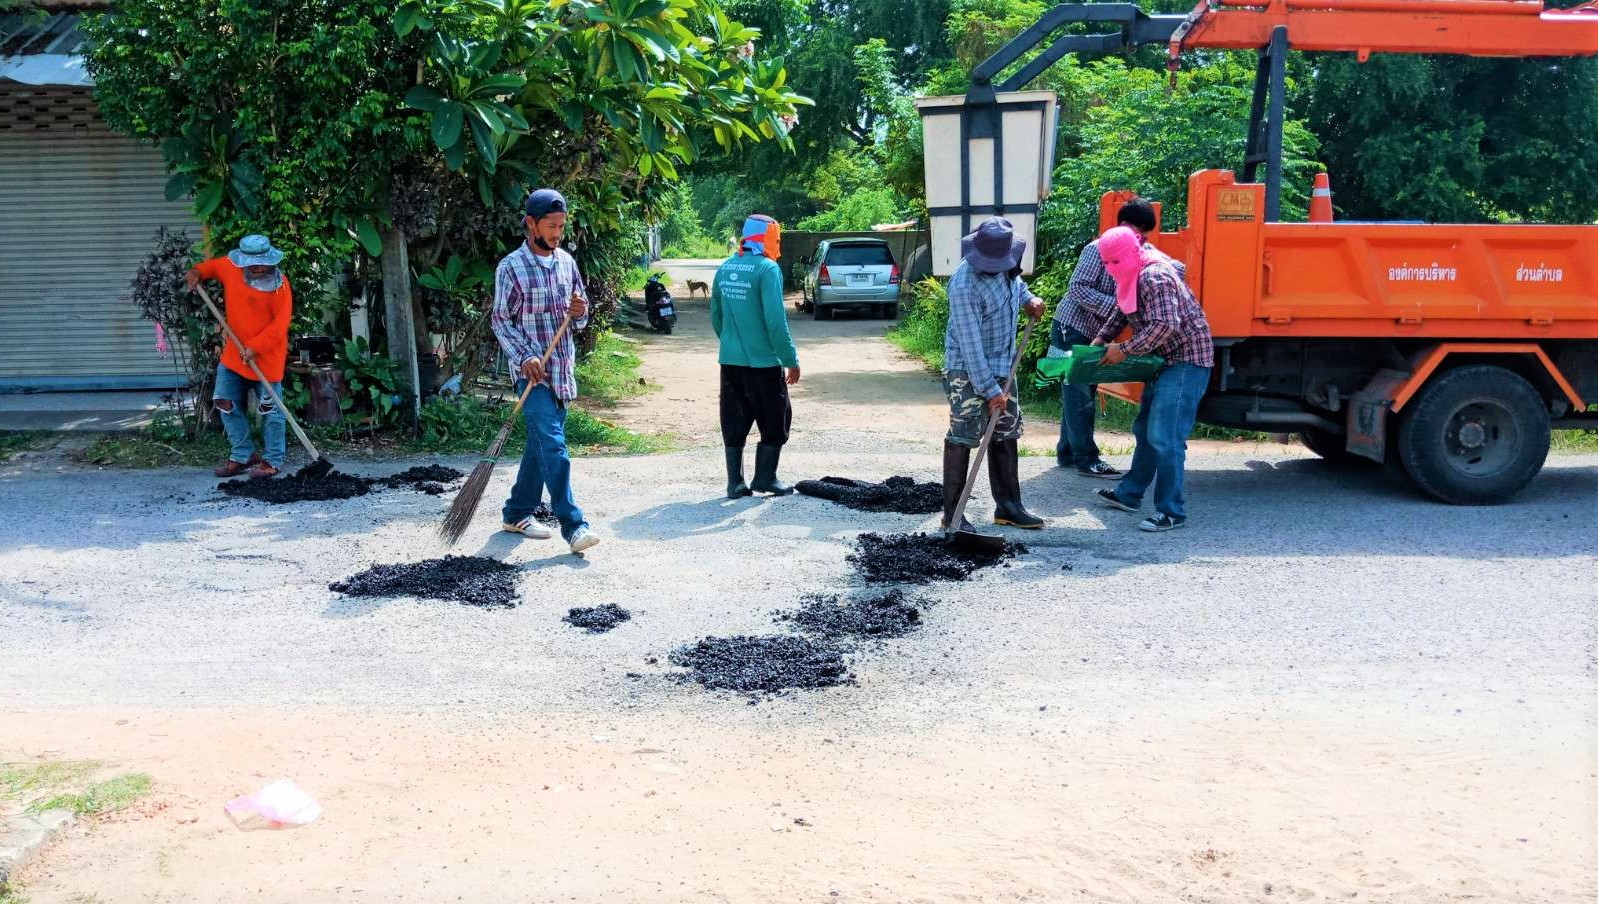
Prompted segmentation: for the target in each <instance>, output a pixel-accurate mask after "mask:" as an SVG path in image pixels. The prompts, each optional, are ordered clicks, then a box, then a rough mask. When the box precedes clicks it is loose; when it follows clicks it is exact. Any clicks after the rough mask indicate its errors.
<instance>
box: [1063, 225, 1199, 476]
mask: <svg viewBox="0 0 1598 904" xmlns="http://www.w3.org/2000/svg"><path fill="white" fill-rule="evenodd" d="M1116 220H1117V221H1118V222H1119V224H1120V225H1122V226H1130V227H1131V228H1133V229H1135V230H1137V231H1138V232H1139V233H1141V234H1142V236H1143V238H1144V246H1143V247H1144V250H1145V251H1151V252H1152V251H1154V250H1155V249H1154V246H1153V245H1150V244H1148V243H1147V240H1148V236H1149V234H1150V233H1152V232H1154V230H1155V229H1156V228H1158V226H1159V221H1158V218H1157V217H1156V215H1155V211H1154V205H1153V204H1150V203H1149V202H1148V201H1145V200H1143V199H1142V198H1133V199H1132V200H1130V201H1127V202H1126V203H1125V204H1123V205H1121V210H1120V212H1119V213H1118V214H1117V215H1116ZM1171 263H1172V264H1174V265H1175V266H1176V268H1177V273H1178V274H1179V275H1180V274H1185V272H1186V268H1184V267H1183V266H1182V264H1180V263H1178V262H1176V261H1172V262H1171ZM1115 311H1116V307H1115V280H1114V278H1112V277H1111V276H1110V273H1109V271H1108V270H1105V269H1104V259H1103V258H1101V257H1100V256H1099V243H1098V242H1097V241H1092V242H1088V243H1087V245H1086V246H1085V247H1083V249H1082V254H1081V255H1080V256H1079V257H1078V258H1077V262H1076V269H1075V270H1074V271H1072V273H1071V283H1070V285H1069V286H1068V287H1067V288H1066V291H1065V297H1064V298H1062V299H1060V305H1059V307H1057V308H1056V309H1055V311H1054V322H1053V324H1052V325H1051V328H1050V336H1049V344H1050V345H1052V346H1054V347H1055V348H1061V349H1065V350H1066V351H1070V350H1071V347H1072V346H1074V345H1088V344H1090V343H1091V342H1092V341H1093V337H1095V336H1097V335H1098V334H1099V330H1100V329H1102V328H1103V327H1104V324H1105V321H1107V320H1109V319H1110V316H1111V315H1112V314H1114V313H1115ZM1098 389H1099V388H1098V387H1097V386H1088V385H1084V384H1080V383H1062V384H1061V385H1060V441H1059V443H1058V444H1056V445H1055V447H1054V462H1055V464H1057V465H1059V466H1060V467H1062V468H1068V467H1074V468H1076V470H1077V471H1078V472H1079V473H1081V474H1085V475H1087V476H1088V477H1104V478H1108V479H1112V480H1113V479H1115V478H1117V477H1120V476H1121V472H1120V471H1117V470H1116V469H1115V468H1114V467H1111V465H1110V463H1109V462H1107V461H1105V460H1104V459H1103V458H1102V457H1100V455H1099V446H1098V443H1096V442H1095V441H1094V439H1093V426H1094V421H1095V420H1096V418H1097V415H1098V406H1097V404H1096V402H1095V398H1094V397H1095V396H1096V395H1097V394H1098Z"/></svg>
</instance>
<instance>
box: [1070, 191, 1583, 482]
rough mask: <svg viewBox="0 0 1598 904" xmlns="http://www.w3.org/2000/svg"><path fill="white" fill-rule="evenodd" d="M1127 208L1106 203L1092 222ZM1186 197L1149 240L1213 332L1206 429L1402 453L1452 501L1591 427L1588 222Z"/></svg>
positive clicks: (1532, 466) (1115, 201) (1524, 468)
mask: <svg viewBox="0 0 1598 904" xmlns="http://www.w3.org/2000/svg"><path fill="white" fill-rule="evenodd" d="M1131 196H1132V194H1131V193H1130V192H1119V193H1116V192H1112V193H1109V194H1106V195H1105V196H1104V198H1103V199H1102V200H1101V202H1100V213H1099V217H1100V226H1101V227H1102V228H1105V229H1107V228H1109V227H1110V226H1113V225H1115V216H1116V212H1117V211H1118V210H1119V208H1120V206H1121V204H1122V203H1124V201H1125V200H1126V199H1127V198H1129V197H1131ZM1187 201H1188V208H1187V209H1188V223H1187V225H1186V226H1185V227H1183V228H1180V229H1177V230H1174V231H1169V232H1167V231H1164V230H1163V228H1162V231H1160V232H1159V233H1158V234H1157V235H1156V236H1154V237H1153V239H1152V240H1153V241H1154V243H1155V244H1156V245H1157V246H1158V247H1159V248H1160V249H1161V250H1163V251H1165V252H1166V253H1167V254H1170V255H1171V256H1172V257H1175V258H1176V259H1178V260H1181V261H1184V262H1185V263H1186V264H1187V278H1188V282H1189V284H1190V285H1191V287H1192V288H1193V290H1194V292H1195V294H1197V295H1198V297H1199V299H1200V301H1201V303H1202V304H1203V306H1204V310H1205V314H1206V316H1207V317H1208V319H1209V322H1210V328H1211V331H1212V332H1213V334H1214V336H1215V344H1216V362H1215V363H1216V366H1215V369H1214V371H1213V372H1212V375H1211V384H1210V391H1209V393H1208V394H1207V395H1206V397H1205V399H1204V402H1203V404H1202V406H1201V407H1200V412H1199V418H1200V420H1202V421H1204V422H1206V423H1211V424H1216V425H1219V426H1226V427H1238V428H1246V429H1253V430H1265V431H1273V432H1293V431H1296V432H1298V433H1299V434H1300V435H1301V436H1302V437H1303V439H1304V442H1305V444H1306V445H1307V446H1309V447H1310V448H1311V449H1312V450H1314V451H1315V452H1317V453H1318V454H1320V455H1322V456H1325V457H1328V458H1347V457H1359V458H1366V459H1370V460H1372V461H1376V462H1384V461H1388V460H1390V459H1396V461H1398V462H1399V463H1400V464H1401V465H1402V466H1403V468H1404V470H1405V471H1406V472H1407V473H1408V475H1409V476H1410V478H1411V479H1412V480H1413V481H1414V482H1415V484H1416V485H1417V486H1419V487H1420V488H1421V489H1422V490H1424V491H1425V492H1426V493H1428V494H1430V495H1432V496H1434V497H1436V498H1438V499H1441V500H1443V501H1446V502H1452V503H1459V504H1481V503H1492V502H1500V501H1503V500H1505V499H1508V498H1509V497H1510V496H1512V495H1514V494H1515V493H1516V492H1517V491H1518V490H1520V489H1521V488H1522V487H1524V486H1525V485H1526V483H1527V482H1529V481H1530V480H1531V479H1532V478H1533V477H1534V476H1535V475H1536V474H1537V472H1538V470H1540V469H1541V467H1542V464H1543V461H1544V459H1545V458H1546V457H1547V454H1548V449H1549V437H1550V430H1551V429H1558V428H1569V429H1580V428H1588V429H1594V428H1598V412H1593V411H1589V406H1592V405H1593V404H1594V403H1598V226H1527V225H1431V224H1396V223H1333V222H1317V223H1279V222H1267V220H1266V218H1265V186H1264V185H1262V184H1250V183H1240V182H1238V181H1237V179H1236V178H1235V177H1234V175H1233V174H1232V173H1230V172H1226V171H1221V170H1204V171H1201V172H1198V173H1194V174H1193V175H1192V177H1191V178H1189V180H1188V198H1187ZM1105 390H1106V391H1107V392H1109V393H1111V394H1113V395H1117V396H1120V397H1122V398H1128V399H1131V400H1134V401H1135V399H1136V396H1137V391H1136V390H1137V388H1136V387H1131V386H1115V387H1105Z"/></svg>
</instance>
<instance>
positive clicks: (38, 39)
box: [0, 12, 83, 57]
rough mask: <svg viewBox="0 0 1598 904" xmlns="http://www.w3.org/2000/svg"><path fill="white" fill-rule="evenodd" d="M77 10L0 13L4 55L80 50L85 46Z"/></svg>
mask: <svg viewBox="0 0 1598 904" xmlns="http://www.w3.org/2000/svg"><path fill="white" fill-rule="evenodd" d="M79 18H80V17H79V15H78V14H77V13H65V12H62V13H55V14H54V15H50V16H46V17H43V18H40V17H38V16H18V15H9V16H0V57H13V56H24V55H33V54H41V53H50V54H55V53H60V54H76V53H79V52H80V48H81V47H82V46H83V33H82V32H80V31H78V19H79Z"/></svg>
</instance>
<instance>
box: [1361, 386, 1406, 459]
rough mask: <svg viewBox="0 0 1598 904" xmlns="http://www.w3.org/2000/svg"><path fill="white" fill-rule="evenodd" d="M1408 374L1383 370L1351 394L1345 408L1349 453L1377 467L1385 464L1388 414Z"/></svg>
mask: <svg viewBox="0 0 1598 904" xmlns="http://www.w3.org/2000/svg"><path fill="white" fill-rule="evenodd" d="M1409 377H1410V375H1409V373H1408V372H1406V371H1401V370H1387V369H1382V370H1379V371H1377V372H1376V376H1374V377H1372V378H1371V381H1370V382H1369V383H1367V384H1366V385H1365V388H1364V389H1361V390H1359V391H1358V392H1356V393H1354V396H1353V398H1352V399H1351V400H1350V404H1349V406H1348V427H1347V434H1348V451H1349V452H1351V453H1353V454H1354V455H1358V456H1360V457H1361V458H1368V459H1370V460H1371V461H1374V462H1377V463H1378V464H1380V463H1382V462H1385V461H1386V460H1387V412H1388V411H1390V410H1391V409H1392V406H1393V398H1394V396H1396V395H1397V394H1398V391H1399V390H1400V389H1402V388H1403V387H1404V385H1405V384H1406V383H1408V382H1409Z"/></svg>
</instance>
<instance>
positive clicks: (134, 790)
mask: <svg viewBox="0 0 1598 904" xmlns="http://www.w3.org/2000/svg"><path fill="white" fill-rule="evenodd" d="M103 768H104V764H103V763H100V762H98V761H96V760H46V761H43V762H35V763H0V813H3V812H6V811H12V812H22V813H29V814H34V813H43V812H46V811H48V810H68V811H70V812H71V813H72V815H74V816H76V817H78V818H80V819H97V818H99V817H102V816H107V815H109V814H111V813H116V812H119V811H121V810H125V809H127V808H128V807H131V806H133V805H134V804H135V803H137V802H138V801H139V799H140V798H142V797H144V796H145V795H146V794H149V793H150V786H151V780H150V777H149V776H148V775H146V774H144V773H142V772H125V773H122V774H121V775H115V776H112V777H110V778H107V779H102V780H100V781H92V779H93V777H94V776H95V774H96V773H98V772H100V771H101V770H102V769H103ZM73 900H74V901H84V902H88V901H97V900H99V899H98V898H96V897H94V896H88V897H85V896H83V895H78V896H77V897H75V898H73ZM0 904H28V896H27V895H26V894H24V893H23V891H22V889H20V888H18V887H16V886H15V885H12V884H0Z"/></svg>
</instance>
